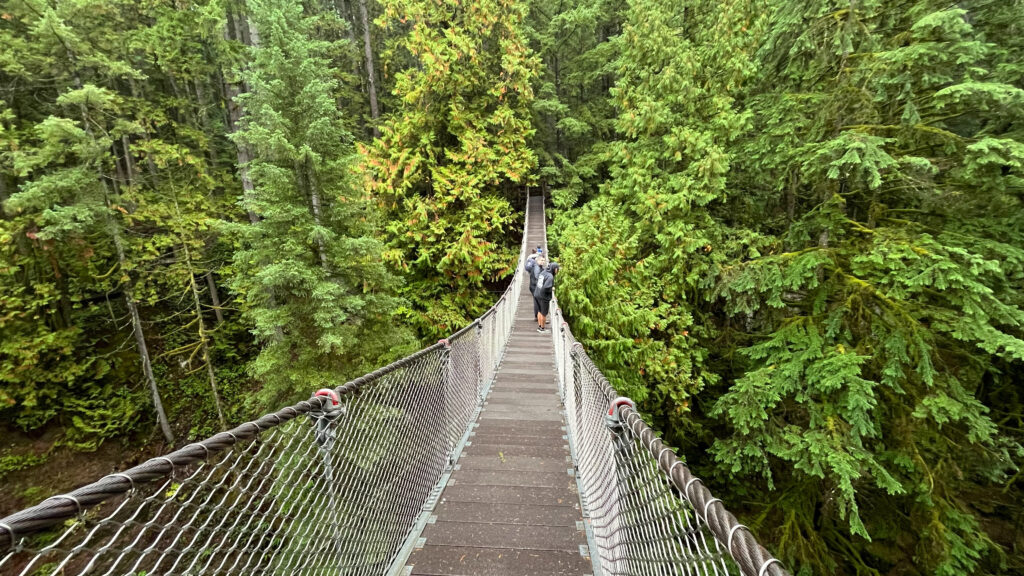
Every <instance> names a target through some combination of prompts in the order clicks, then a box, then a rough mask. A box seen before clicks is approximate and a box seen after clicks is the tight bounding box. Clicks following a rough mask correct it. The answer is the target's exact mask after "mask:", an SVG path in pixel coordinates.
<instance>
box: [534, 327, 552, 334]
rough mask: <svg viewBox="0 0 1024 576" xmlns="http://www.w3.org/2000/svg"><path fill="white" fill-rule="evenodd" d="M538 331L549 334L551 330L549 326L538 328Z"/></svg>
mask: <svg viewBox="0 0 1024 576" xmlns="http://www.w3.org/2000/svg"><path fill="white" fill-rule="evenodd" d="M537 332H540V333H541V334H547V333H548V332H550V330H548V329H547V328H537Z"/></svg>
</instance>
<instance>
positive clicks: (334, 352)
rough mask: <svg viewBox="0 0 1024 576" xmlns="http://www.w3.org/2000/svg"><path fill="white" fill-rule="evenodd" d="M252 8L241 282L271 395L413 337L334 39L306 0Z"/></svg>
mask: <svg viewBox="0 0 1024 576" xmlns="http://www.w3.org/2000/svg"><path fill="white" fill-rule="evenodd" d="M249 12H250V14H251V19H252V22H253V24H254V27H255V29H256V30H258V31H259V35H260V44H259V46H256V47H254V48H253V49H252V51H251V53H250V63H249V65H248V66H247V67H246V69H245V70H244V71H243V74H242V75H243V77H244V79H245V81H246V84H247V86H248V92H246V93H245V94H242V95H240V96H239V97H238V100H239V102H240V104H241V105H242V107H243V109H244V110H245V116H244V117H243V118H242V119H241V122H240V130H239V131H238V132H236V134H235V135H234V138H235V139H236V141H237V142H238V143H239V144H240V145H242V146H244V147H246V148H247V149H249V150H251V151H252V153H253V159H252V161H250V162H249V164H248V165H247V169H248V172H249V174H250V175H251V177H252V181H253V185H254V186H253V190H252V191H251V192H250V193H246V194H243V196H242V205H243V206H244V207H245V209H246V211H248V212H250V213H252V214H254V215H256V216H257V218H256V219H255V221H253V222H251V223H249V224H243V225H235V226H232V227H231V228H233V229H234V231H235V232H237V233H238V234H239V235H240V239H241V241H242V247H241V249H239V250H237V251H236V252H235V255H234V263H235V267H236V269H237V270H236V274H235V276H234V278H233V280H232V287H233V288H234V289H235V290H236V291H237V292H239V293H240V294H242V295H244V297H245V299H246V310H245V312H246V316H247V317H248V318H249V319H250V321H251V322H252V325H253V332H254V334H255V335H256V337H257V340H258V341H259V342H261V343H262V344H263V349H262V351H261V352H260V355H259V357H258V358H257V359H256V360H255V361H254V363H253V365H252V367H251V372H252V374H253V375H254V376H255V377H257V378H259V379H260V380H261V381H262V382H263V383H264V384H263V387H262V389H261V391H260V393H259V397H260V399H261V401H262V402H263V403H264V404H265V405H266V406H273V405H276V404H277V403H279V402H282V401H285V400H291V399H295V398H298V397H301V396H304V395H307V394H309V390H310V389H315V388H318V387H321V386H334V385H337V384H338V383H339V382H340V381H341V380H342V379H343V378H345V377H347V376H352V375H354V374H356V373H360V372H361V371H365V370H366V369H368V368H370V367H372V366H375V365H377V364H378V363H379V362H381V361H382V360H383V359H384V358H386V357H387V356H388V354H389V352H390V351H391V350H392V349H400V347H401V345H402V344H403V342H404V340H403V338H402V334H401V332H400V331H398V330H396V329H393V328H390V327H391V326H393V323H392V322H391V319H390V315H391V313H392V312H393V311H394V309H395V308H396V306H397V304H398V301H397V300H396V299H395V297H394V295H393V294H394V291H395V289H396V280H395V278H394V277H393V276H392V275H391V274H390V273H388V272H387V270H386V269H385V267H384V264H383V262H382V261H381V258H380V251H381V245H380V244H379V242H378V241H377V240H375V239H374V238H373V237H372V236H371V233H372V229H371V228H370V227H371V226H372V224H373V223H374V222H375V215H374V211H373V209H372V206H371V205H370V204H368V203H367V202H365V201H364V199H363V198H362V195H361V194H360V193H359V192H358V191H357V190H356V188H355V187H354V184H353V182H352V181H351V179H350V176H349V170H350V167H351V164H350V162H351V157H352V153H353V152H354V148H353V142H352V135H351V134H350V133H349V131H348V130H347V129H346V127H345V125H344V122H343V119H342V117H341V114H340V112H339V110H338V108H337V106H336V104H335V96H336V93H337V92H338V90H339V83H338V80H337V76H338V72H337V71H336V70H335V69H334V68H332V67H331V65H330V60H329V57H330V54H331V52H332V50H334V49H335V48H334V46H332V44H331V43H329V42H325V41H322V40H318V39H316V38H315V36H314V34H313V27H312V25H313V22H314V21H313V19H312V17H311V16H310V15H308V14H305V13H304V11H303V7H302V6H301V5H298V4H295V3H292V2H287V1H284V0H251V1H250V2H249Z"/></svg>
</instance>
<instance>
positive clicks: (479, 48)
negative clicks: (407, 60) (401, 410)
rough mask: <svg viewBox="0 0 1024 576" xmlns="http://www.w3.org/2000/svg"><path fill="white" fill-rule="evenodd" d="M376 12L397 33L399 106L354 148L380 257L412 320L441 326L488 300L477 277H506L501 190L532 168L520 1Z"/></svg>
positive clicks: (531, 67)
mask: <svg viewBox="0 0 1024 576" xmlns="http://www.w3.org/2000/svg"><path fill="white" fill-rule="evenodd" d="M381 5H382V7H383V14H382V16H381V17H380V19H379V20H378V21H379V22H381V23H382V24H383V25H384V27H385V28H384V29H385V31H393V30H395V29H399V28H400V25H403V24H404V25H405V26H404V27H401V28H400V29H401V31H402V32H404V34H403V35H402V36H400V37H399V38H398V40H397V45H396V47H395V49H394V50H395V52H396V55H394V56H393V58H397V57H400V55H401V54H404V53H408V55H410V56H411V58H412V59H413V60H414V62H415V65H414V66H411V67H409V68H408V69H405V70H402V71H401V72H399V73H398V75H397V78H396V81H395V89H394V94H395V96H396V97H399V98H400V103H399V107H398V109H397V110H395V112H394V113H393V114H392V115H390V116H389V117H388V118H387V119H386V120H385V122H384V124H383V126H382V127H381V132H382V135H381V137H380V138H379V139H377V140H375V141H374V142H373V144H372V145H370V146H369V147H367V148H366V149H365V150H364V162H363V172H364V174H365V176H366V178H367V185H368V187H369V190H370V191H371V193H372V194H373V196H374V198H375V199H376V201H377V202H378V203H379V204H380V205H381V206H382V207H383V208H384V210H385V213H386V217H387V224H386V238H387V251H386V252H385V253H384V258H385V260H386V261H387V262H388V263H389V264H391V265H392V266H393V267H395V268H396V269H398V270H400V271H401V272H403V273H404V274H405V276H406V278H407V283H406V287H405V289H404V290H403V294H404V295H405V297H406V298H407V299H408V300H409V303H410V306H409V307H408V308H407V309H406V310H405V313H406V316H407V317H408V319H409V320H410V322H411V323H412V324H413V325H414V326H415V327H416V328H417V329H418V330H419V332H420V333H421V334H423V335H426V336H430V337H438V336H443V335H447V334H450V333H451V332H453V331H454V330H456V329H458V328H459V327H461V326H462V325H464V324H466V323H467V321H468V320H469V319H470V318H473V317H475V316H476V315H478V314H480V313H482V312H483V311H484V310H486V309H487V307H488V306H490V305H491V304H492V303H493V302H492V301H491V300H492V297H491V295H490V294H488V293H487V292H486V291H485V290H483V288H484V286H485V283H493V282H497V281H499V280H501V279H503V278H506V277H508V276H510V275H511V274H512V272H513V270H512V269H511V268H510V264H511V263H513V262H515V251H514V249H513V248H512V247H513V246H516V245H517V243H516V242H510V241H509V240H510V238H509V236H510V235H514V231H516V230H518V227H517V225H516V222H517V221H518V218H516V214H515V213H514V211H513V208H512V203H511V202H510V199H511V198H515V197H516V193H517V192H518V191H519V188H514V187H513V186H514V185H515V184H520V183H526V182H529V179H530V172H531V170H533V168H534V166H535V165H536V158H535V156H534V154H533V153H532V151H531V150H530V149H529V148H527V147H525V146H524V145H523V143H524V141H526V140H527V139H528V138H529V137H530V135H531V134H532V133H533V129H532V127H531V124H530V114H529V106H530V103H531V102H532V100H533V98H534V94H533V87H532V86H531V81H532V80H533V78H534V77H535V75H536V73H537V72H536V70H537V65H538V62H537V59H536V57H535V56H534V55H533V54H532V53H531V51H530V49H529V47H528V46H527V44H526V41H525V38H524V32H523V26H524V25H523V21H524V18H525V15H526V7H525V4H524V3H522V2H513V1H509V0H487V1H484V2H473V3H469V4H466V3H463V2H460V1H459V0H447V1H445V2H440V3H438V2H433V1H425V0H386V1H384V2H382V3H381Z"/></svg>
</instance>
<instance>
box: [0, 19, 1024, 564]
mask: <svg viewBox="0 0 1024 576" xmlns="http://www.w3.org/2000/svg"><path fill="white" fill-rule="evenodd" d="M527 187H531V188H533V189H534V190H537V189H539V190H541V191H543V193H544V194H545V196H546V197H547V201H548V216H549V232H548V234H549V242H550V243H551V248H552V251H553V253H554V255H555V257H556V258H557V259H558V261H559V262H560V264H561V266H562V272H561V273H560V274H559V279H558V285H557V292H558V298H559V301H560V303H561V306H562V307H563V309H564V310H565V313H566V315H567V316H568V317H569V319H570V324H571V326H572V329H573V332H574V333H575V334H576V336H577V337H578V338H579V339H580V341H581V342H583V343H584V344H585V345H586V347H587V350H588V351H589V352H590V354H591V355H592V356H593V357H594V359H595V361H596V362H597V363H598V364H599V365H600V367H601V369H602V370H603V371H604V373H605V374H607V375H608V377H609V378H610V379H611V380H612V383H613V384H614V386H615V387H616V389H617V390H618V391H619V392H621V393H622V394H624V395H628V396H630V397H632V398H633V399H635V400H636V401H637V403H638V407H639V408H640V409H641V410H642V411H643V412H644V413H645V414H646V415H648V416H649V417H650V418H651V419H652V422H653V423H655V424H656V426H657V427H658V428H659V429H660V431H661V432H662V433H663V434H664V435H665V438H666V440H667V441H669V442H670V443H671V444H672V445H673V446H675V447H677V448H678V450H679V452H680V455H685V456H686V459H687V463H688V465H689V466H690V467H691V468H693V470H694V471H695V473H697V474H698V475H699V476H701V477H702V478H704V479H705V480H706V482H707V483H708V485H709V487H710V488H712V489H713V491H714V493H715V494H717V495H719V496H720V497H721V498H723V499H724V500H726V501H727V502H729V504H730V508H731V509H732V510H733V511H734V512H736V513H737V515H738V516H739V517H740V520H741V521H742V522H744V524H746V525H747V526H750V527H751V528H752V529H754V530H755V532H756V533H757V534H758V535H759V537H760V539H761V540H762V543H763V544H764V545H765V546H766V547H768V548H769V549H771V550H772V551H773V552H774V553H775V554H776V555H777V556H778V557H779V558H780V559H781V560H783V561H784V562H785V563H786V565H787V566H789V567H790V568H791V569H792V571H793V573H794V574H799V575H810V574H841V575H854V574H856V575H871V574H875V575H881V574H894V575H936V576H946V575H949V576H952V575H958V574H965V573H967V574H1006V575H1009V574H1021V573H1024V505H1022V500H1024V479H1022V471H1021V466H1022V465H1024V397H1022V395H1024V205H1022V203H1024V0H962V1H959V2H950V1H939V0H887V1H883V0H550V1H549V2H540V1H538V0H533V1H532V2H531V1H529V0H305V1H302V2H296V1H289V0H166V1H164V0H4V2H3V3H2V4H0V434H2V439H3V440H2V442H0V485H2V486H3V490H2V494H0V516H2V515H3V514H2V513H7V512H11V511H13V510H16V509H18V508H20V507H23V506H28V505H31V504H34V503H36V502H37V501H39V500H40V499H42V498H45V497H46V496H49V495H52V494H56V493H59V492H60V491H63V490H66V489H69V488H71V487H72V486H73V485H77V484H81V483H82V482H85V481H89V480H91V479H92V478H91V476H88V475H87V476H84V477H76V476H74V474H73V472H72V474H71V475H70V476H69V475H68V474H66V473H65V474H63V475H56V471H57V470H59V469H68V468H73V467H74V464H73V463H75V462H81V461H83V460H82V459H83V458H87V459H94V460H96V461H97V462H101V463H106V464H107V465H108V468H110V467H113V466H118V465H121V464H126V463H129V461H137V460H138V459H139V458H141V457H143V456H148V455H154V454H156V453H160V452H162V451H165V450H168V449H171V448H173V447H177V446H181V445H183V444H184V443H187V442H189V441H192V440H195V439H197V438H203V437H206V436H208V435H210V434H213V433H215V432H217V431H219V430H221V429H224V428H226V427H227V426H230V425H235V424H238V423H240V422H243V421H245V420H247V419H250V418H252V417H254V416H257V415H259V414H262V413H265V412H267V411H269V410H273V409H276V408H277V407H280V406H282V405H284V404H286V403H289V402H294V401H297V400H301V399H304V398H307V397H308V396H309V394H310V392H311V391H313V390H316V389H317V388H322V387H334V386H338V385H340V384H342V383H344V382H345V381H346V380H348V379H350V378H352V377H355V376H358V375H360V374H363V373H365V372H368V371H370V370H373V369H374V368H376V367H378V366H381V365H383V364H385V363H387V362H390V361H392V360H395V359H397V358H400V357H402V356H404V355H406V354H408V353H410V352H412V351H414V350H416V349H418V348H420V347H421V346H422V345H423V344H425V343H432V342H435V341H437V339H438V338H442V337H444V336H446V335H448V334H450V333H451V332H453V331H454V330H456V329H457V328H459V327H460V326H462V325H465V324H466V323H468V322H469V321H470V320H471V319H472V318H474V317H476V316H478V315H479V314H481V313H482V312H484V311H485V310H487V308H488V307H489V306H490V305H491V304H492V303H493V300H494V299H495V297H496V295H497V294H500V292H501V290H502V289H503V288H504V285H505V283H506V282H507V281H508V279H509V278H510V277H511V275H512V274H513V272H514V263H515V257H516V251H517V250H518V246H519V241H520V238H519V234H520V231H521V226H522V210H523V202H522V199H523V194H524V190H525V189H526V188H527ZM108 471H109V470H108V469H103V470H102V471H101V472H100V473H106V472H108ZM92 472H93V471H92V470H91V469H84V470H81V471H80V473H81V474H92ZM58 476H59V477H58Z"/></svg>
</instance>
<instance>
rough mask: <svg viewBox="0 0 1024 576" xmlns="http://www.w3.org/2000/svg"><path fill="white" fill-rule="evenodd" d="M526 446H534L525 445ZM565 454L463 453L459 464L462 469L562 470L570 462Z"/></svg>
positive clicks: (506, 470)
mask: <svg viewBox="0 0 1024 576" xmlns="http://www.w3.org/2000/svg"><path fill="white" fill-rule="evenodd" d="M527 448H534V447H532V446H527ZM565 456H567V454H563V455H562V456H559V457H551V456H537V455H530V454H528V455H524V456H512V455H505V454H497V453H495V454H487V455H484V454H480V455H472V456H469V455H463V456H462V458H459V465H460V466H462V469H463V470H503V471H505V472H510V473H512V472H555V473H557V472H564V471H565V470H566V469H567V468H568V467H570V466H572V464H570V463H567V462H566V460H565Z"/></svg>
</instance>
